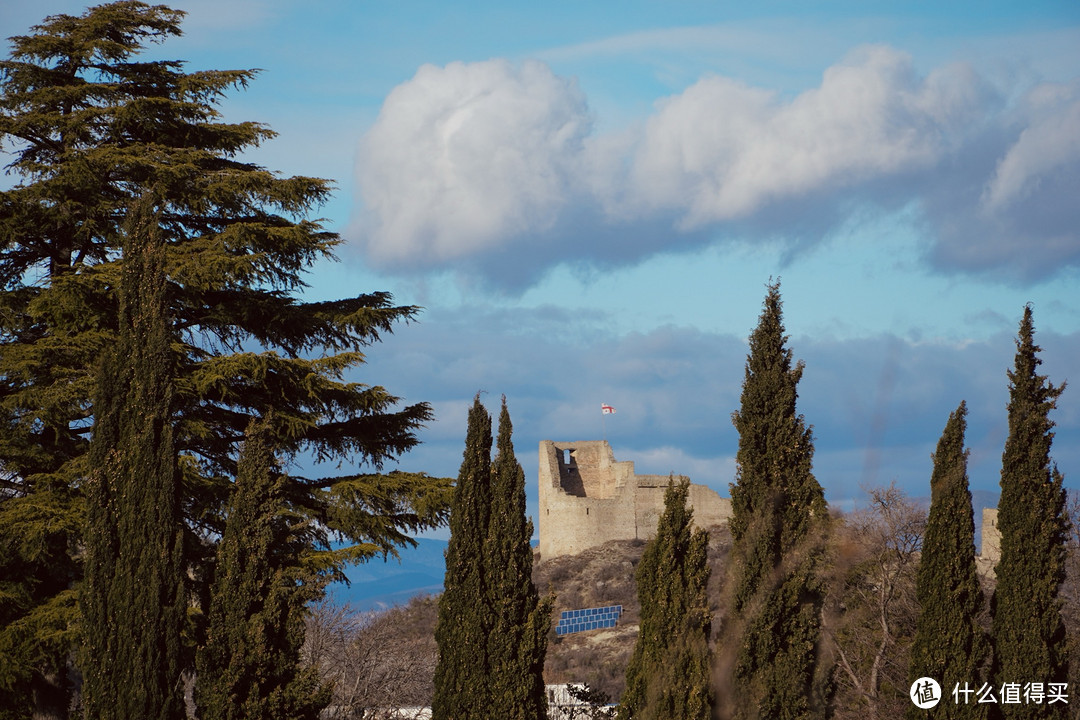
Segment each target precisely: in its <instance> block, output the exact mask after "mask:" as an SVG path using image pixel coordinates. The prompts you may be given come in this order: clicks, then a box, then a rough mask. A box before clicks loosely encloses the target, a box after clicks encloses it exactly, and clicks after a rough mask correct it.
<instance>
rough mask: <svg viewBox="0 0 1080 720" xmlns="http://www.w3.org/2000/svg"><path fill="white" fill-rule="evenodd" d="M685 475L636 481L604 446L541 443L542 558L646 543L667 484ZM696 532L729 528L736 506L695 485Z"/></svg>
mask: <svg viewBox="0 0 1080 720" xmlns="http://www.w3.org/2000/svg"><path fill="white" fill-rule="evenodd" d="M669 479H674V481H675V482H680V481H682V480H685V479H687V478H686V477H685V476H683V475H674V476H669V475H636V474H635V473H634V463H633V462H631V461H628V460H623V461H616V460H615V454H614V453H613V452H612V450H611V446H610V445H608V443H607V442H606V441H604V440H587V441H581V442H552V441H551V440H544V441H541V443H540V522H539V529H540V557H541V558H542V559H544V560H548V559H550V558H553V557H558V556H560V555H575V554H577V553H580V552H581V551H582V550H586V549H588V548H591V547H595V546H597V545H603V544H604V543H606V542H608V541H610V540H637V539H640V540H646V539H648V538H649V537H651V536H652V535H653V534H654V533H655V532H656V526H657V523H658V522H659V521H660V515H661V514H662V513H663V512H664V491H665V490H666V489H667V486H668V480H669ZM689 503H690V506H691V507H693V509H694V526H695V527H699V528H709V527H712V526H714V525H724V524H726V523H727V521H728V518H730V517H731V500H729V499H728V498H722V497H720V495H718V494H717V493H716V491H714V490H712V489H710V488H707V487H705V486H704V485H690V496H689Z"/></svg>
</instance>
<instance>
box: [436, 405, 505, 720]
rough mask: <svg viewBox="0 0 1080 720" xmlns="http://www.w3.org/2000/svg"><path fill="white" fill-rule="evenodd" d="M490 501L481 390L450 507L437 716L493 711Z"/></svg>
mask: <svg viewBox="0 0 1080 720" xmlns="http://www.w3.org/2000/svg"><path fill="white" fill-rule="evenodd" d="M491 503H492V492H491V416H490V415H489V414H488V411H487V410H486V409H485V408H484V406H483V405H482V404H480V395H479V394H477V395H476V397H475V398H474V399H473V405H472V408H470V410H469V421H468V430H467V433H466V438H465V453H464V457H463V459H462V461H461V469H460V470H459V471H458V477H457V485H456V486H455V487H454V498H453V502H452V505H451V508H450V543H449V545H448V546H447V548H446V578H445V581H444V582H443V594H442V596H441V597H440V598H439V620H438V624H437V625H436V626H435V641H436V643H437V644H438V647H439V661H438V664H437V665H436V666H435V694H434V696H433V698H432V701H431V717H432V718H433V719H434V720H480V718H487V717H488V716H489V715H490V713H491V712H492V711H493V708H492V706H491V704H490V703H491V697H492V696H491V692H490V684H489V677H490V658H489V657H488V641H489V635H490V634H491V629H492V625H493V623H492V608H491V607H490V605H489V604H488V603H489V602H490V597H491V596H490V586H489V582H490V580H489V578H487V577H485V575H486V573H485V569H486V568H485V561H484V557H485V552H484V542H485V540H487V534H488V526H489V525H490V523H491Z"/></svg>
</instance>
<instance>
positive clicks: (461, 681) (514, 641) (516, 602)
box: [431, 394, 551, 720]
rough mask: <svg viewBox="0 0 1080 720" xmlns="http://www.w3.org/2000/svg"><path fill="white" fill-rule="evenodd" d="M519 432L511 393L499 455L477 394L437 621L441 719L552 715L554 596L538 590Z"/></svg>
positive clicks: (531, 719) (517, 719) (437, 712)
mask: <svg viewBox="0 0 1080 720" xmlns="http://www.w3.org/2000/svg"><path fill="white" fill-rule="evenodd" d="M512 432H513V426H512V425H511V422H510V412H509V411H508V410H507V407H506V398H505V397H504V398H503V400H502V410H501V412H500V415H499V440H498V454H497V455H496V458H495V462H494V463H492V461H491V415H489V414H488V411H487V410H486V409H485V408H484V406H483V405H482V404H481V403H480V395H479V394H477V396H476V398H475V399H474V400H473V406H472V408H471V409H470V410H469V422H468V431H467V436H466V439H465V454H464V458H463V460H462V463H461V470H460V471H459V473H458V481H457V486H456V487H455V488H454V498H453V504H452V507H451V511H450V544H449V545H448V547H447V549H446V579H445V582H444V584H443V594H442V596H441V597H440V598H439V621H438V624H437V625H436V627H435V640H436V642H437V644H438V646H439V662H438V664H437V665H436V667H435V695H434V698H433V700H432V703H431V713H432V717H433V718H436V720H440V719H453V720H469V719H470V718H473V719H476V720H479V719H480V718H488V717H491V716H492V715H493V714H496V713H497V714H498V716H499V717H501V718H502V717H505V718H510V719H512V720H541V719H542V718H545V717H547V698H546V696H545V693H544V676H543V673H544V657H545V654H546V652H547V635H548V631H549V630H550V629H551V599H550V598H543V599H541V598H539V596H538V594H537V592H536V587H535V586H534V585H533V582H532V545H531V544H530V540H531V539H532V523H531V522H529V521H528V520H527V519H526V518H525V473H524V472H523V471H522V469H521V465H520V464H519V463H518V461H517V457H516V456H515V455H514V444H513V442H512V440H511V434H512Z"/></svg>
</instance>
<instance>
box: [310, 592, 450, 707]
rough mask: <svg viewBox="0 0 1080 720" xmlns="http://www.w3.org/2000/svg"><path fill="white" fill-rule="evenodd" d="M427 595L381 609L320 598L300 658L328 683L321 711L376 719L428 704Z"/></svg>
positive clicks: (431, 655) (431, 653) (431, 659)
mask: <svg viewBox="0 0 1080 720" xmlns="http://www.w3.org/2000/svg"><path fill="white" fill-rule="evenodd" d="M430 602H431V599H430V598H414V599H413V600H412V601H411V602H410V603H409V604H408V605H406V606H403V607H398V608H393V609H391V610H388V611H384V612H371V611H369V612H361V611H357V610H354V609H352V608H350V607H348V606H338V605H333V604H332V603H331V602H329V601H324V602H322V603H320V604H319V605H317V606H316V607H315V608H313V612H312V614H311V618H310V620H309V623H308V628H307V638H306V644H305V658H306V660H307V661H308V662H309V663H312V664H314V665H316V666H317V667H319V668H320V671H321V673H322V676H323V678H324V679H325V680H327V681H329V682H332V683H333V685H334V696H333V700H332V701H331V703H330V707H328V708H327V710H326V712H324V713H323V716H324V717H325V718H328V719H333V720H337V719H339V718H340V719H346V718H347V719H348V720H381V718H384V717H395V718H397V717H406V716H407V714H406V713H407V711H408V710H409V709H412V708H419V707H423V706H427V705H430V704H431V695H432V691H433V687H432V678H433V677H434V673H435V662H436V647H435V635H434V627H426V625H429V624H430V622H429V621H428V620H427V618H428V617H429V616H430V617H432V618H433V616H434V615H433V613H432V612H429V610H430V608H428V607H426V604H429V603H430Z"/></svg>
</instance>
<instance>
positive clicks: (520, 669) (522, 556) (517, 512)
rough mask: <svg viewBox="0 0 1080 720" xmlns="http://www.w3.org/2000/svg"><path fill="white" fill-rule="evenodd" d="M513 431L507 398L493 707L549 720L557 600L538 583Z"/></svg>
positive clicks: (499, 483) (496, 555) (501, 441)
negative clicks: (547, 665)
mask: <svg viewBox="0 0 1080 720" xmlns="http://www.w3.org/2000/svg"><path fill="white" fill-rule="evenodd" d="M512 433H513V425H512V424H511V422H510V411H509V410H508V409H507V407H506V396H505V395H504V396H503V398H502V409H501V411H500V412H499V435H498V440H497V443H496V455H495V461H494V463H493V465H492V496H491V516H490V526H489V528H488V538H487V543H486V545H485V550H486V551H487V552H486V556H485V565H486V566H487V576H488V587H489V588H490V590H489V595H490V600H489V602H490V603H491V609H492V612H493V614H494V628H493V631H492V633H491V635H490V636H489V646H488V658H489V672H490V677H491V697H492V702H493V703H494V704H493V705H492V707H496V708H499V717H501V718H506V720H544V718H546V717H547V695H546V693H545V692H544V658H545V656H546V654H547V639H548V632H549V630H550V628H551V598H544V599H543V600H541V599H540V597H539V594H538V593H537V591H536V586H535V585H533V581H532V565H533V550H532V542H531V541H532V534H533V524H532V522H531V521H530V520H529V519H528V518H527V517H526V516H525V472H524V471H523V470H522V469H521V464H520V463H519V462H518V461H517V457H516V456H515V455H514V443H513V439H512V437H511V435H512Z"/></svg>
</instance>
